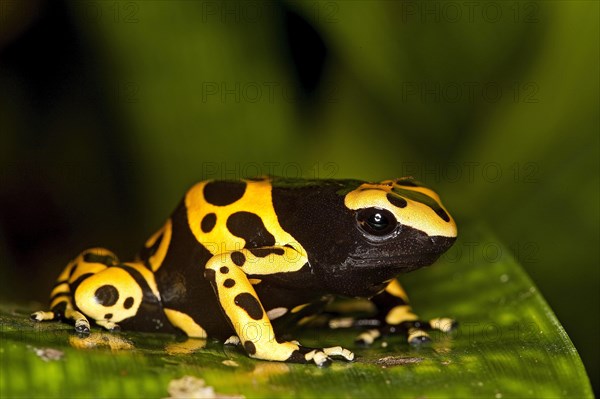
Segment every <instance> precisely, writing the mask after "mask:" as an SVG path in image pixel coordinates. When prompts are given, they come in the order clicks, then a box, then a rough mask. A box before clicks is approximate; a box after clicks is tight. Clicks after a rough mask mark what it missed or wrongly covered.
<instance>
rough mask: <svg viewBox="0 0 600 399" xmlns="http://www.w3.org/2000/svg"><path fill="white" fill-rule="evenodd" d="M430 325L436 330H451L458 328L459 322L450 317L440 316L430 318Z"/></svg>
mask: <svg viewBox="0 0 600 399" xmlns="http://www.w3.org/2000/svg"><path fill="white" fill-rule="evenodd" d="M429 325H430V326H431V328H432V329H434V330H439V331H441V332H450V331H454V330H456V329H457V328H458V322H457V321H456V320H454V319H450V318H448V317H438V318H436V319H431V320H429Z"/></svg>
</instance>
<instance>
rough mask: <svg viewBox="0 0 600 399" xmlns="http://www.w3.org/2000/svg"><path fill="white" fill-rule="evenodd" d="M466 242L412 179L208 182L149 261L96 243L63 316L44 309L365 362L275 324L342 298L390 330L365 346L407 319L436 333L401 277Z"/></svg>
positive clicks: (68, 290) (416, 328)
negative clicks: (303, 340)
mask: <svg viewBox="0 0 600 399" xmlns="http://www.w3.org/2000/svg"><path fill="white" fill-rule="evenodd" d="M455 239H456V225H455V223H454V221H453V219H452V218H451V217H450V215H449V214H448V213H447V211H446V210H445V209H444V207H443V206H442V205H441V202H440V200H439V197H438V196H437V194H435V193H434V192H433V191H431V190H430V189H427V188H425V187H422V186H420V185H418V184H417V183H415V182H414V181H413V180H411V179H397V180H387V181H383V182H381V183H366V182H363V181H357V180H314V181H307V180H289V179H281V178H275V177H268V178H262V179H250V180H240V181H204V182H200V183H198V184H196V185H195V186H193V187H192V188H191V189H190V190H189V191H188V192H187V193H186V195H185V197H184V198H183V200H182V201H181V203H180V204H179V205H178V206H177V208H176V209H175V211H174V212H173V214H172V215H171V217H170V218H169V219H168V220H167V222H166V223H165V225H164V226H163V227H162V228H161V229H160V230H159V231H158V232H156V233H155V234H154V235H153V236H152V237H151V238H150V239H149V240H148V241H147V242H146V244H145V246H144V248H143V249H142V250H141V252H140V254H139V256H138V259H136V261H135V262H128V263H121V262H120V261H119V260H118V259H117V257H116V256H115V255H114V254H112V253H111V252H109V251H107V250H105V249H99V248H98V249H91V250H87V251H85V252H84V253H82V254H81V255H80V256H79V257H78V258H76V259H75V260H73V261H72V262H71V263H69V265H67V267H66V268H65V270H64V271H63V273H62V274H61V275H60V276H59V278H58V281H57V283H56V285H55V288H54V290H53V291H52V293H51V309H52V310H51V311H50V312H36V313H34V314H33V315H32V316H33V318H34V319H36V320H38V321H41V320H50V319H57V318H66V319H69V320H73V321H74V322H75V327H76V329H78V330H79V331H82V332H86V331H89V322H88V320H87V318H91V319H92V320H94V321H95V322H96V323H97V324H99V325H101V326H103V327H105V328H107V329H116V328H118V327H119V326H120V327H122V328H124V329H132V330H142V331H167V332H170V331H175V329H180V330H182V331H183V332H185V333H186V334H187V335H189V336H191V337H200V338H205V337H214V338H219V339H227V338H229V337H233V338H234V339H232V340H230V342H232V341H233V342H236V341H237V342H240V343H241V344H242V345H243V347H244V349H245V350H246V352H248V354H249V355H250V356H252V357H256V358H260V359H267V360H280V361H293V362H315V363H317V364H318V365H322V364H325V363H327V362H329V356H337V357H342V358H345V359H347V360H351V359H352V358H353V356H354V355H353V354H352V352H350V351H348V350H346V349H343V348H340V347H334V348H325V349H308V348H305V347H302V346H300V345H299V344H297V343H295V342H281V341H278V340H277V339H276V337H278V336H280V335H281V334H282V333H284V332H285V331H280V329H279V328H278V327H277V324H275V323H279V322H283V323H282V324H281V325H285V322H288V323H289V321H290V320H291V319H300V318H303V317H305V316H308V315H311V314H314V313H315V312H317V311H318V310H319V309H320V308H322V307H323V306H324V305H325V304H326V303H327V302H328V301H329V299H330V298H332V297H334V296H337V295H340V296H349V297H366V298H371V299H372V301H373V303H375V305H376V306H377V308H378V311H379V313H378V316H377V317H378V320H380V322H381V326H380V328H377V329H372V330H369V331H367V332H365V333H363V334H361V336H360V339H361V340H362V341H364V342H366V343H370V342H372V340H373V339H375V338H376V337H377V336H379V335H380V333H381V331H391V330H394V327H397V329H398V330H400V329H402V330H403V331H405V332H407V333H408V334H409V335H408V339H409V341H411V342H419V341H420V340H423V339H426V337H427V333H426V332H425V331H424V329H426V328H436V326H431V325H430V323H428V322H427V323H426V322H422V321H418V320H417V317H416V316H415V315H414V314H413V313H412V312H411V309H410V307H409V306H408V299H407V297H406V294H405V293H404V291H403V290H402V288H401V287H400V285H399V284H398V282H397V280H396V279H395V277H396V276H397V275H399V274H401V273H404V272H407V271H410V270H413V269H416V268H419V267H422V266H426V265H429V264H431V263H433V262H434V261H435V260H436V259H437V258H438V257H439V256H440V255H441V254H442V253H443V252H444V251H446V250H447V249H448V248H449V247H450V246H451V245H452V243H453V242H454V240H455ZM439 320H442V319H439ZM439 320H438V321H439ZM443 320H447V321H449V319H443ZM274 326H275V327H274ZM449 327H450V326H449V325H445V326H437V328H441V329H448V328H449ZM236 337H237V338H236Z"/></svg>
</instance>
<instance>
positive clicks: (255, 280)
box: [248, 278, 262, 285]
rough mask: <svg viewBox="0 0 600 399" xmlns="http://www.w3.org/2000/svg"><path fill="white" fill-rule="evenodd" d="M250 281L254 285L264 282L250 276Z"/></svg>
mask: <svg viewBox="0 0 600 399" xmlns="http://www.w3.org/2000/svg"><path fill="white" fill-rule="evenodd" d="M248 282H249V283H250V284H252V285H257V284H260V283H261V282H262V280H261V279H259V278H249V279H248Z"/></svg>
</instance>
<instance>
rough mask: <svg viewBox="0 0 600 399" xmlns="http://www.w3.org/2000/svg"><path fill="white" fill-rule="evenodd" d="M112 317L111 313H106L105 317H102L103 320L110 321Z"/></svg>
mask: <svg viewBox="0 0 600 399" xmlns="http://www.w3.org/2000/svg"><path fill="white" fill-rule="evenodd" d="M112 317H113V314H112V313H107V314H105V315H104V318H105V319H106V320H110V319H112Z"/></svg>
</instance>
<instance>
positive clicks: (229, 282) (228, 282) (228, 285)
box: [223, 278, 235, 288]
mask: <svg viewBox="0 0 600 399" xmlns="http://www.w3.org/2000/svg"><path fill="white" fill-rule="evenodd" d="M223 285H224V286H225V287H226V288H231V287H233V286H234V285H235V281H234V280H233V279H230V278H228V279H227V280H225V282H224V283H223Z"/></svg>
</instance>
